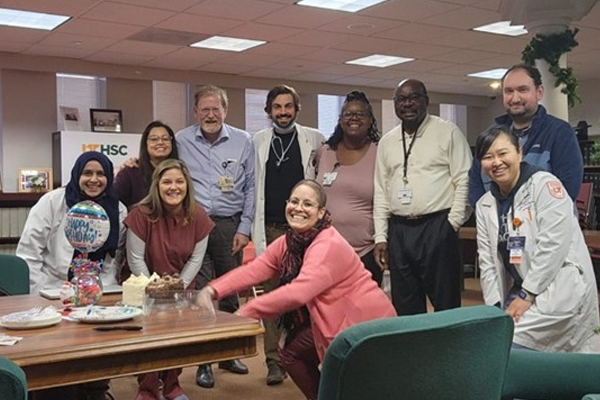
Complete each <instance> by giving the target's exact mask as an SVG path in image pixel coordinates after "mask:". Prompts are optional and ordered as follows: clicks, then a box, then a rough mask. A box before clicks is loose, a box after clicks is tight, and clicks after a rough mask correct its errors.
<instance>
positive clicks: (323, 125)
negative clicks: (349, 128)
mask: <svg viewBox="0 0 600 400" xmlns="http://www.w3.org/2000/svg"><path fill="white" fill-rule="evenodd" d="M344 99H345V97H344V96H333V95H328V94H320V95H319V96H318V98H317V101H318V103H317V109H318V112H319V128H318V129H319V130H320V131H321V132H322V133H323V135H325V139H327V138H329V136H331V135H332V134H333V131H334V130H335V126H336V125H337V123H338V119H339V118H340V113H341V112H342V105H343V104H344Z"/></svg>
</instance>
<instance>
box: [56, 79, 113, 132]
mask: <svg viewBox="0 0 600 400" xmlns="http://www.w3.org/2000/svg"><path fill="white" fill-rule="evenodd" d="M56 104H57V105H58V107H56V116H57V118H56V121H57V122H58V123H57V130H59V131H62V130H65V123H64V119H63V116H62V115H61V111H60V106H66V107H74V108H77V109H78V111H79V117H80V121H79V128H80V129H81V130H82V131H89V130H91V126H92V125H91V124H90V108H106V78H103V77H98V76H88V75H72V74H63V73H58V74H56Z"/></svg>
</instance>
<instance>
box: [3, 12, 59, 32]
mask: <svg viewBox="0 0 600 400" xmlns="http://www.w3.org/2000/svg"><path fill="white" fill-rule="evenodd" d="M69 19H71V17H69V16H66V15H56V14H44V13H37V12H31V11H21V10H12V9H8V8H0V25H3V26H10V27H15V28H28V29H43V30H46V31H51V30H53V29H55V28H56V27H58V26H60V25H62V24H64V23H65V22H66V21H68V20H69Z"/></svg>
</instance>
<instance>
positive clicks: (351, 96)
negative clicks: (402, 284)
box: [317, 91, 383, 284]
mask: <svg viewBox="0 0 600 400" xmlns="http://www.w3.org/2000/svg"><path fill="white" fill-rule="evenodd" d="M378 141H379V130H378V129H377V121H376V120H375V116H374V115H373V108H372V107H371V103H370V102H369V99H368V98H367V96H366V95H365V94H364V93H363V92H358V91H353V92H350V93H348V94H347V95H346V99H345V101H344V104H343V106H342V112H341V113H340V117H339V120H338V124H337V125H336V127H335V130H334V132H333V135H331V137H330V138H329V140H328V141H327V143H326V144H325V145H323V147H322V148H321V149H320V150H319V155H318V171H317V181H318V182H319V183H320V184H321V185H323V187H324V188H325V192H326V193H327V198H328V201H329V207H328V208H329V209H330V210H331V213H332V217H333V225H334V227H335V228H336V229H337V230H338V231H339V232H340V233H341V234H342V236H343V237H344V238H345V239H346V240H347V241H348V242H349V243H350V244H351V245H352V248H354V251H356V253H358V255H359V256H360V257H361V261H362V262H363V264H364V265H365V267H366V268H367V269H368V270H369V271H370V272H371V274H372V275H373V279H374V280H375V281H376V282H377V283H378V284H381V279H382V276H383V271H382V270H381V269H380V268H379V266H377V264H376V263H375V259H374V257H373V248H374V247H375V245H374V242H373V233H374V228H373V174H374V171H375V155H376V153H377V146H376V143H377V142H378Z"/></svg>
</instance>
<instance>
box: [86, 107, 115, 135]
mask: <svg viewBox="0 0 600 400" xmlns="http://www.w3.org/2000/svg"><path fill="white" fill-rule="evenodd" d="M90 121H91V122H92V131H93V132H113V133H114V132H123V114H122V113H121V110H105V109H100V108H91V109H90Z"/></svg>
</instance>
